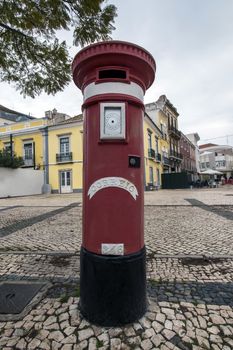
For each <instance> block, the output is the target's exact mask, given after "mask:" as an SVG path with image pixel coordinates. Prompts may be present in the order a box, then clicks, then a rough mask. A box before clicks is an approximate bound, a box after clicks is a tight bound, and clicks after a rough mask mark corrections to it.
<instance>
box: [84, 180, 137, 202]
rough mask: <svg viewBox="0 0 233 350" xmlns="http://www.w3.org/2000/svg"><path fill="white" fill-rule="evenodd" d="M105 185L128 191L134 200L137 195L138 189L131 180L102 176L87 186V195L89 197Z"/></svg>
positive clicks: (105, 186)
mask: <svg viewBox="0 0 233 350" xmlns="http://www.w3.org/2000/svg"><path fill="white" fill-rule="evenodd" d="M107 187H118V188H121V189H123V190H125V191H128V192H129V193H130V194H131V196H132V197H133V198H134V199H135V200H136V199H137V196H138V190H137V188H136V187H135V186H134V184H133V183H132V182H130V181H129V180H126V179H124V178H123V177H103V178H102V179H99V180H97V181H95V182H94V183H93V184H92V185H91V186H90V188H89V190H88V193H87V195H88V196H89V197H90V199H91V198H92V197H93V196H94V195H95V194H96V193H97V192H98V191H100V190H102V189H103V188H107Z"/></svg>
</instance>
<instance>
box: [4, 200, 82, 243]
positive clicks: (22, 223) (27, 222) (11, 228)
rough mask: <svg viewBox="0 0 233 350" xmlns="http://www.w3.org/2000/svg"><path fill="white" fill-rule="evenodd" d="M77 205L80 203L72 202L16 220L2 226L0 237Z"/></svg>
mask: <svg viewBox="0 0 233 350" xmlns="http://www.w3.org/2000/svg"><path fill="white" fill-rule="evenodd" d="M77 205H78V204H77V203H74V204H70V205H68V206H66V207H63V208H58V209H55V210H51V211H49V212H48V211H47V212H46V213H44V214H40V215H37V216H34V217H31V218H28V219H23V220H20V221H17V222H15V223H13V224H11V225H7V226H4V227H2V228H0V237H5V236H8V235H10V234H12V233H14V232H16V231H18V230H23V229H24V228H26V227H28V226H32V225H34V224H37V223H39V222H41V221H44V220H46V219H49V218H51V217H53V216H55V215H58V214H60V213H63V212H65V211H67V210H70V209H71V208H73V207H76V206H77Z"/></svg>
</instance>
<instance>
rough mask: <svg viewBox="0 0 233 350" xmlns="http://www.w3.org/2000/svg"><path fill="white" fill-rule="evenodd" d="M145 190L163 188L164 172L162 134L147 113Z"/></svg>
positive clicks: (145, 124)
mask: <svg viewBox="0 0 233 350" xmlns="http://www.w3.org/2000/svg"><path fill="white" fill-rule="evenodd" d="M143 129H144V158H145V188H146V190H152V189H155V188H159V187H160V186H161V174H162V172H163V167H162V157H161V138H162V132H161V131H160V129H159V128H158V127H157V126H156V124H155V123H154V122H153V121H152V119H151V118H150V117H149V115H148V114H147V113H145V116H144V128H143Z"/></svg>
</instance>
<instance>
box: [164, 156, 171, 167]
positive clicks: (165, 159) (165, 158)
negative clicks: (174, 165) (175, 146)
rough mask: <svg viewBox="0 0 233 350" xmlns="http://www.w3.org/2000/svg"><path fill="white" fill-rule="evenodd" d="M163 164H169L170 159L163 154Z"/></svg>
mask: <svg viewBox="0 0 233 350" xmlns="http://www.w3.org/2000/svg"><path fill="white" fill-rule="evenodd" d="M163 164H164V165H170V160H169V158H167V157H164V156H163Z"/></svg>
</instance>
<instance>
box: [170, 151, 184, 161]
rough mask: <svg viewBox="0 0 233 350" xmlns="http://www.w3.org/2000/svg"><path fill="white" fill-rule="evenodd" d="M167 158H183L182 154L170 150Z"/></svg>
mask: <svg viewBox="0 0 233 350" xmlns="http://www.w3.org/2000/svg"><path fill="white" fill-rule="evenodd" d="M169 158H176V159H179V160H181V159H183V156H182V154H180V153H178V152H176V151H172V150H170V154H169Z"/></svg>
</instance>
